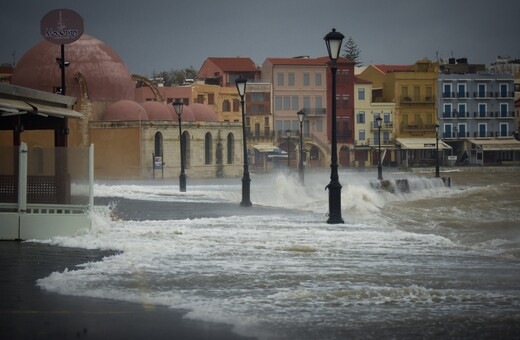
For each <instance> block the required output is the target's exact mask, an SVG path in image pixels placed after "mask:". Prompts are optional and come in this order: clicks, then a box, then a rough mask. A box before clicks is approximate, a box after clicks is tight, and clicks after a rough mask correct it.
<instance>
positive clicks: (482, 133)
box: [478, 123, 487, 137]
mask: <svg viewBox="0 0 520 340" xmlns="http://www.w3.org/2000/svg"><path fill="white" fill-rule="evenodd" d="M486 134H487V124H486V123H479V124H478V136H479V137H486Z"/></svg>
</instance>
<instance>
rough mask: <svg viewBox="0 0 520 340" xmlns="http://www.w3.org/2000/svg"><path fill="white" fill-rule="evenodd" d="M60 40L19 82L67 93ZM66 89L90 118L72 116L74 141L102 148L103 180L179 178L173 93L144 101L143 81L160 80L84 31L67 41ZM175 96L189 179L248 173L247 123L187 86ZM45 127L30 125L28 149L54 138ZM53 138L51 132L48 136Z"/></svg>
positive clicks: (39, 52)
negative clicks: (139, 87) (137, 71)
mask: <svg viewBox="0 0 520 340" xmlns="http://www.w3.org/2000/svg"><path fill="white" fill-rule="evenodd" d="M59 55H60V45H57V44H53V43H51V42H48V41H46V40H43V41H41V42H40V43H38V44H36V45H35V46H34V47H32V48H31V49H30V50H29V51H28V52H27V53H25V55H24V56H23V57H22V58H21V59H20V61H19V62H18V64H17V65H16V66H15V68H14V69H13V73H12V76H11V84H12V85H15V86H20V87H25V88H30V89H34V90H39V91H45V92H50V93H59V92H60V91H61V90H62V89H61V81H62V80H61V72H60V67H59V66H60V65H59V62H58V63H57V57H59ZM65 61H66V68H65V94H66V95H67V96H71V97H75V98H76V103H75V106H74V109H75V110H76V111H77V112H80V113H81V114H82V115H83V118H82V119H79V120H69V122H68V144H69V146H88V145H90V144H93V145H94V147H95V162H94V164H95V175H96V177H97V178H151V177H157V176H159V177H164V178H172V177H176V176H178V175H179V173H180V158H181V157H180V154H181V148H180V135H179V119H178V115H177V113H176V112H175V110H174V108H173V106H172V105H171V99H172V98H169V100H165V99H163V98H162V97H161V96H157V98H156V100H157V101H137V100H136V83H137V82H140V84H143V83H144V85H145V86H148V87H150V88H151V89H152V91H154V90H156V89H154V88H153V86H154V85H153V84H152V83H151V82H149V81H148V80H147V79H146V78H145V77H142V76H139V75H132V74H131V73H130V72H129V71H128V69H127V67H126V66H125V64H124V62H123V60H122V59H121V58H120V57H119V56H118V55H117V53H116V52H115V51H114V50H113V49H112V48H110V46H108V45H107V44H105V43H103V42H102V41H100V40H98V39H96V38H94V37H92V36H89V35H87V34H83V35H82V36H81V37H80V38H79V39H78V40H76V41H75V42H73V43H70V44H67V45H65ZM171 91H173V92H171V93H170V96H171V97H173V98H175V99H179V100H181V101H182V102H183V103H184V104H185V105H184V109H183V112H182V115H181V127H182V135H183V138H185V139H184V140H185V141H186V142H185V143H184V144H185V146H184V147H185V157H186V159H185V164H186V174H187V176H188V177H190V176H193V177H215V176H217V177H220V176H239V175H240V174H241V171H242V164H243V160H242V155H243V153H242V128H241V122H237V121H224V120H220V119H219V117H218V115H217V113H216V112H215V111H214V110H212V108H210V107H209V106H207V105H205V104H201V103H196V102H194V101H193V100H192V97H191V94H190V91H189V89H187V88H186V87H178V88H172V90H171ZM10 133H12V132H10V131H0V146H1V145H11V144H12V136H11V135H10ZM45 136H46V135H45V133H44V132H42V131H25V132H24V133H22V137H21V139H22V142H25V143H27V144H28V147H29V148H30V147H38V146H48V145H45V144H49V143H52V141H51V142H49V141H48V139H49V138H44V137H45ZM47 137H48V136H47Z"/></svg>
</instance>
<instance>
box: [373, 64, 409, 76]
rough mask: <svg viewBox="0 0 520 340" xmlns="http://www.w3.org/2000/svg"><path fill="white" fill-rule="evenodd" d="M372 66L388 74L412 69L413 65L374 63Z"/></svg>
mask: <svg viewBox="0 0 520 340" xmlns="http://www.w3.org/2000/svg"><path fill="white" fill-rule="evenodd" d="M372 66H373V67H374V68H375V69H376V70H378V71H379V72H381V73H383V74H387V73H388V72H406V71H412V70H413V65H385V64H381V65H374V64H372Z"/></svg>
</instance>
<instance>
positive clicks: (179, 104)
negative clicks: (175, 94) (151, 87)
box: [172, 99, 186, 192]
mask: <svg viewBox="0 0 520 340" xmlns="http://www.w3.org/2000/svg"><path fill="white" fill-rule="evenodd" d="M172 105H173V108H174V109H175V112H176V113H177V117H179V144H180V146H181V174H180V175H179V190H180V192H186V174H185V173H184V159H185V157H184V149H185V148H184V145H183V144H184V143H183V142H184V138H183V136H182V127H181V115H182V109H183V108H184V104H183V103H182V102H181V101H179V99H175V101H174V102H173V103H172Z"/></svg>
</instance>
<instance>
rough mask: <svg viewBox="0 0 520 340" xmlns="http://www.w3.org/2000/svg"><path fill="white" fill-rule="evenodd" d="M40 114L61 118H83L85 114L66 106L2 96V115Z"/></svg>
mask: <svg viewBox="0 0 520 340" xmlns="http://www.w3.org/2000/svg"><path fill="white" fill-rule="evenodd" d="M24 114H39V115H41V116H45V115H49V116H54V117H59V118H82V117H83V115H82V114H81V113H79V112H77V111H74V110H71V109H67V108H65V107H58V106H49V105H44V104H40V103H34V102H30V101H24V100H19V99H8V98H0V117H7V116H15V115H24Z"/></svg>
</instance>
